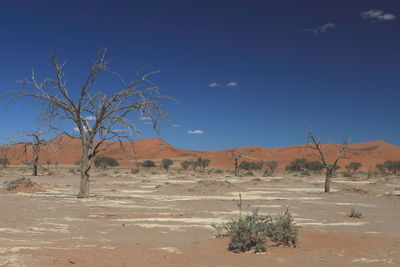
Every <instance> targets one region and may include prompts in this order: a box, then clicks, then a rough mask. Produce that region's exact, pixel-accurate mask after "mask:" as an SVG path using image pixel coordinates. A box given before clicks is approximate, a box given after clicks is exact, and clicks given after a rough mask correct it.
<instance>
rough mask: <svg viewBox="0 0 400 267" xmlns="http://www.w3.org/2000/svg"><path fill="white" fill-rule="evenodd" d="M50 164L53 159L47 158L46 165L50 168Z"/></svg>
mask: <svg viewBox="0 0 400 267" xmlns="http://www.w3.org/2000/svg"><path fill="white" fill-rule="evenodd" d="M50 164H51V160H49V159H48V160H46V165H47V168H50Z"/></svg>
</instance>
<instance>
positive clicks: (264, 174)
mask: <svg viewBox="0 0 400 267" xmlns="http://www.w3.org/2000/svg"><path fill="white" fill-rule="evenodd" d="M273 175H274V173H273V172H272V171H270V170H265V171H264V173H263V176H264V177H268V176H273Z"/></svg>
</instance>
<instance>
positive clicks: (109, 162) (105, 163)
mask: <svg viewBox="0 0 400 267" xmlns="http://www.w3.org/2000/svg"><path fill="white" fill-rule="evenodd" d="M94 166H96V167H97V168H102V169H105V168H107V167H116V166H119V163H118V160H117V159H115V158H112V157H107V156H98V157H96V158H95V159H94Z"/></svg>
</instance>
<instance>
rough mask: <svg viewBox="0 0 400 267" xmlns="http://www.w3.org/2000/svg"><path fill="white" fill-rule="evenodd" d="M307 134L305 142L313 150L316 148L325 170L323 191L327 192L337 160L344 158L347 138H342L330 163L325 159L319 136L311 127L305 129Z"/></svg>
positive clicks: (325, 155)
mask: <svg viewBox="0 0 400 267" xmlns="http://www.w3.org/2000/svg"><path fill="white" fill-rule="evenodd" d="M306 134H307V143H308V144H309V147H310V148H311V149H313V150H316V151H317V152H318V155H319V158H320V161H321V163H322V164H323V165H324V168H325V170H326V175H325V193H329V192H330V191H331V178H332V174H333V173H334V172H335V169H336V165H337V163H338V161H339V160H340V159H342V158H344V157H345V156H346V155H345V152H346V149H347V147H348V145H349V140H348V139H346V138H342V144H341V145H339V148H338V152H337V154H336V156H335V159H334V160H333V162H332V163H328V159H327V153H326V151H325V149H324V146H323V144H321V142H322V138H321V137H316V136H315V135H314V134H313V132H312V130H311V129H308V130H307V131H306Z"/></svg>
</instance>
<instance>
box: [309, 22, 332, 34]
mask: <svg viewBox="0 0 400 267" xmlns="http://www.w3.org/2000/svg"><path fill="white" fill-rule="evenodd" d="M334 27H336V24H335V23H333V22H329V23H326V24H324V25H321V26H318V27H315V28H311V29H307V30H306V31H308V32H312V33H314V34H318V33H326V31H327V30H328V29H329V28H334Z"/></svg>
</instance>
